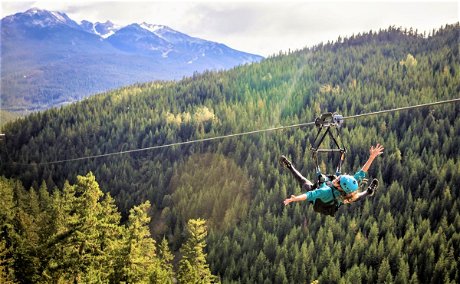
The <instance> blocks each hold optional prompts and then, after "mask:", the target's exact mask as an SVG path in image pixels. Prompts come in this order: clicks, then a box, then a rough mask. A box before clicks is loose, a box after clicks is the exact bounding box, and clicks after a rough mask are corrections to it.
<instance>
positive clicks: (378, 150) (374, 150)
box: [362, 144, 384, 172]
mask: <svg viewBox="0 0 460 284" xmlns="http://www.w3.org/2000/svg"><path fill="white" fill-rule="evenodd" d="M383 149H384V148H383V146H382V145H380V144H377V145H376V146H375V147H374V146H371V149H370V150H369V153H370V155H369V160H367V162H366V163H365V164H364V166H363V168H362V170H363V172H367V171H368V170H369V167H370V166H371V164H372V162H373V161H374V159H375V158H376V157H377V156H380V155H381V154H382V153H383Z"/></svg>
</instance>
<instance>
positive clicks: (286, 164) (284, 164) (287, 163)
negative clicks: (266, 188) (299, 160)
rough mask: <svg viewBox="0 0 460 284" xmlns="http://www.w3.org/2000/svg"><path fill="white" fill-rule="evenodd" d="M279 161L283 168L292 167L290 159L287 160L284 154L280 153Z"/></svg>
mask: <svg viewBox="0 0 460 284" xmlns="http://www.w3.org/2000/svg"><path fill="white" fill-rule="evenodd" d="M279 162H280V165H281V166H282V167H283V168H288V169H290V168H291V167H292V163H291V161H289V160H288V159H287V158H286V156H284V155H282V156H281V157H280V159H279Z"/></svg>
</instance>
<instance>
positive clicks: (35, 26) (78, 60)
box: [0, 8, 262, 110]
mask: <svg viewBox="0 0 460 284" xmlns="http://www.w3.org/2000/svg"><path fill="white" fill-rule="evenodd" d="M1 48H2V57H1V61H2V70H1V80H2V82H1V83H2V84H1V89H0V91H1V93H0V99H1V102H0V103H1V105H2V108H4V109H9V110H19V109H24V108H29V109H30V108H35V109H43V108H48V107H50V106H54V105H56V104H62V103H68V102H71V101H75V100H79V99H81V98H83V97H86V96H88V95H91V94H94V93H96V92H101V91H105V90H107V89H111V88H116V87H120V86H123V85H128V84H132V83H135V82H143V81H153V80H171V79H180V78H182V77H183V76H188V75H192V74H193V73H194V72H201V71H204V70H213V69H219V70H222V69H228V68H232V67H234V66H236V65H241V64H246V63H251V62H257V61H260V60H261V59H262V57H261V56H258V55H254V54H249V53H245V52H241V51H238V50H234V49H232V48H230V47H228V46H226V45H224V44H220V43H216V42H212V41H208V40H204V39H199V38H195V37H192V36H189V35H187V34H184V33H181V32H179V31H176V30H173V29H171V28H170V27H167V26H164V25H154V24H149V23H140V24H138V23H133V24H130V25H128V26H124V27H122V26H118V25H116V24H114V23H112V22H110V21H106V22H105V23H100V22H96V23H92V22H89V21H81V23H77V22H75V21H74V20H72V19H70V18H69V17H68V16H67V15H66V14H65V13H61V12H52V11H46V10H40V9H35V8H34V9H30V10H27V11H26V12H24V13H17V14H14V15H11V16H7V17H5V18H3V19H2V21H1Z"/></svg>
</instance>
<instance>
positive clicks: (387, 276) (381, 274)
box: [377, 258, 393, 283]
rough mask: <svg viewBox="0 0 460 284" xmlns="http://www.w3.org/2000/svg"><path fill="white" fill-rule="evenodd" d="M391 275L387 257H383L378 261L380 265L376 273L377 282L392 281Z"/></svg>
mask: <svg viewBox="0 0 460 284" xmlns="http://www.w3.org/2000/svg"><path fill="white" fill-rule="evenodd" d="M392 282H393V276H392V275H391V271H390V263H389V262H388V259H387V258H384V259H383V260H382V262H381V263H380V267H379V270H378V273H377V283H392Z"/></svg>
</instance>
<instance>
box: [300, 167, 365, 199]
mask: <svg viewBox="0 0 460 284" xmlns="http://www.w3.org/2000/svg"><path fill="white" fill-rule="evenodd" d="M353 177H354V178H355V179H356V180H357V181H358V183H359V182H361V181H362V180H363V179H364V178H365V177H366V173H365V172H364V171H363V170H362V169H361V170H359V171H357V172H356V173H355V174H354V176H353ZM328 184H329V185H330V186H329V185H328ZM331 189H332V190H331ZM305 195H306V196H307V201H310V202H312V203H313V204H314V203H315V201H316V199H321V201H322V202H324V203H330V202H332V201H333V200H334V199H337V198H338V197H339V196H340V191H339V190H338V189H337V188H335V187H334V186H333V185H332V184H331V183H330V182H329V183H328V182H327V181H326V182H323V183H322V184H320V186H319V187H318V188H317V189H315V190H312V191H308V192H306V193H305ZM337 201H338V202H339V204H342V200H340V199H337Z"/></svg>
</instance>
